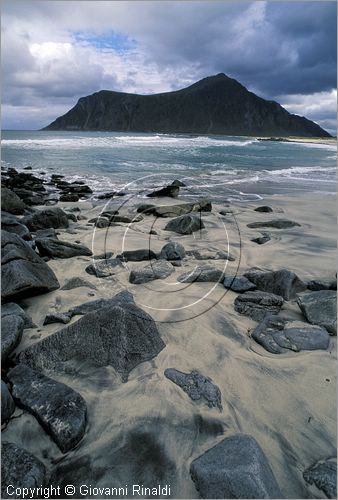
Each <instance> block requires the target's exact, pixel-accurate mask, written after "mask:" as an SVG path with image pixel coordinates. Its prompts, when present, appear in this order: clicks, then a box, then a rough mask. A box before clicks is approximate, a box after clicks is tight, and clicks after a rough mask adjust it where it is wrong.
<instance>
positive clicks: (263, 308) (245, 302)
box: [235, 291, 284, 321]
mask: <svg viewBox="0 0 338 500" xmlns="http://www.w3.org/2000/svg"><path fill="white" fill-rule="evenodd" d="M283 302H284V300H283V297H280V296H279V295H275V294H274V293H268V292H261V291H253V292H245V293H243V294H242V295H239V296H238V297H236V299H235V311H237V312H238V313H240V314H244V315H245V316H249V317H250V318H252V319H253V320H255V321H262V320H263V319H264V318H265V316H266V315H268V314H278V313H279V311H280V309H281V307H282V305H283Z"/></svg>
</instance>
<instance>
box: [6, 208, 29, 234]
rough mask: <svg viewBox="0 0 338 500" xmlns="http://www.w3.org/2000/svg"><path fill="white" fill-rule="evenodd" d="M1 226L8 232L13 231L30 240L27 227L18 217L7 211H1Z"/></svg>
mask: <svg viewBox="0 0 338 500" xmlns="http://www.w3.org/2000/svg"><path fill="white" fill-rule="evenodd" d="M1 228H2V229H3V230H5V231H7V232H9V233H14V234H17V235H18V236H20V238H22V239H24V240H31V239H32V236H31V233H30V232H29V229H28V227H27V226H25V225H24V224H21V222H20V219H18V218H17V217H15V215H12V214H9V213H7V212H1Z"/></svg>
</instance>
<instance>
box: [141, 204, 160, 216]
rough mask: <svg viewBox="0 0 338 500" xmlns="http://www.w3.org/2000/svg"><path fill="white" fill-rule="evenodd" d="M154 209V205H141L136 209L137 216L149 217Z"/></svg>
mask: <svg viewBox="0 0 338 500" xmlns="http://www.w3.org/2000/svg"><path fill="white" fill-rule="evenodd" d="M155 208H156V206H155V205H151V204H150V203H141V204H140V205H138V207H137V210H136V211H137V212H138V213H139V214H145V215H151V214H152V212H153V210H154V209H155Z"/></svg>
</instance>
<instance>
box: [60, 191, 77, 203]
mask: <svg viewBox="0 0 338 500" xmlns="http://www.w3.org/2000/svg"><path fill="white" fill-rule="evenodd" d="M79 199H80V197H79V195H78V194H76V193H64V194H62V195H61V196H60V201H67V202H70V201H72V202H75V201H79Z"/></svg>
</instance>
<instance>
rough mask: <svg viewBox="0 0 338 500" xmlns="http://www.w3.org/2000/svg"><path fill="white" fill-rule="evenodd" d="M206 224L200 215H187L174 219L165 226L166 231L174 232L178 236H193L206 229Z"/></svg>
mask: <svg viewBox="0 0 338 500" xmlns="http://www.w3.org/2000/svg"><path fill="white" fill-rule="evenodd" d="M204 227H205V226H204V223H203V221H202V219H201V217H199V216H198V215H192V214H186V215H181V216H180V217H176V219H172V220H171V221H170V222H168V224H167V225H166V226H165V228H164V230H165V231H174V232H175V233H178V234H192V233H194V232H195V231H200V230H201V229H204Z"/></svg>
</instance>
